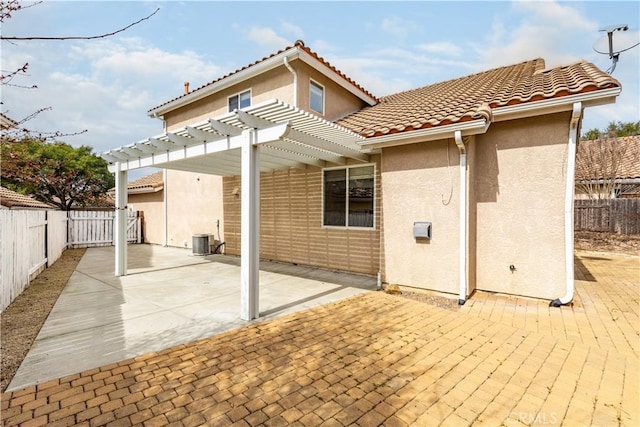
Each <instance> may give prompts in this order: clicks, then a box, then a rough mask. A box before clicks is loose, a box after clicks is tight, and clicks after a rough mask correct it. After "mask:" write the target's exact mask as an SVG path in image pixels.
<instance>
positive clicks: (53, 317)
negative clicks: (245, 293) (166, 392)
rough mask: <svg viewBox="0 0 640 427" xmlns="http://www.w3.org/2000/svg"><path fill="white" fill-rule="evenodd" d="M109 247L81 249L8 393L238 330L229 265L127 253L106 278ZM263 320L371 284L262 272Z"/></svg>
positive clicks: (137, 249)
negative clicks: (118, 270) (119, 268)
mask: <svg viewBox="0 0 640 427" xmlns="http://www.w3.org/2000/svg"><path fill="white" fill-rule="evenodd" d="M113 251H114V249H113V248H112V247H105V248H91V249H88V250H87V252H86V253H85V255H84V257H83V258H82V260H81V261H80V263H79V264H78V267H77V269H76V271H75V272H74V273H73V274H72V276H71V278H70V280H69V283H68V284H67V286H66V287H65V289H64V291H63V292H62V294H61V295H60V298H59V299H58V301H57V302H56V304H55V306H54V307H53V310H52V311H51V314H50V315H49V317H48V318H47V321H46V322H45V324H44V326H43V327H42V329H41V331H40V333H39V334H38V336H37V338H36V340H35V342H34V344H33V346H32V348H31V349H30V351H29V353H28V354H27V356H26V358H25V359H24V361H23V363H22V365H21V366H20V368H19V369H18V371H17V373H16V375H15V376H14V378H13V380H12V381H11V383H10V384H9V387H8V389H7V390H15V389H18V388H22V387H25V386H28V385H32V384H37V383H40V382H42V381H46V380H49V379H52V378H59V377H62V376H65V375H69V374H73V373H76V372H80V371H83V370H86V369H91V368H95V367H98V366H102V365H105V364H108V363H113V362H118V361H120V360H123V359H127V358H130V357H134V356H137V355H141V354H145V353H149V352H152V351H159V350H162V349H165V348H169V347H172V346H175V345H178V344H183V343H187V342H191V341H194V340H197V339H200V338H203V337H208V336H211V335H215V334H217V333H220V332H223V331H227V330H229V329H233V328H237V327H240V326H243V325H245V324H247V323H248V322H245V321H242V320H241V319H240V317H239V313H240V270H239V260H238V259H237V258H235V257H226V256H222V255H212V256H207V257H202V256H194V255H193V254H192V253H191V251H189V250H185V249H177V248H163V247H159V246H150V245H133V246H130V247H129V274H128V275H127V276H124V277H115V276H114V274H113V270H114V268H113V259H114V253H113ZM261 268H262V269H263V270H262V271H261V272H260V310H261V318H262V319H270V318H274V317H277V316H281V315H284V314H287V313H291V312H295V311H298V310H302V309H305V308H309V307H313V306H315V305H318V304H323V303H327V302H331V301H335V300H338V299H341V298H346V297H349V296H352V295H355V294H358V293H361V292H365V291H366V290H372V289H375V286H376V281H375V279H374V278H371V277H364V276H355V275H346V274H338V273H333V272H330V271H325V270H318V269H314V268H309V267H296V266H292V265H283V264H277V263H267V262H265V263H262V264H261Z"/></svg>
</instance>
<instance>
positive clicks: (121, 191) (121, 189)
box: [113, 162, 127, 276]
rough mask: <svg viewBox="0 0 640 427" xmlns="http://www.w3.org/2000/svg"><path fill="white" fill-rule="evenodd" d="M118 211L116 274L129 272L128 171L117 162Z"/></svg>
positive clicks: (115, 232) (120, 274)
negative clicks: (122, 168)
mask: <svg viewBox="0 0 640 427" xmlns="http://www.w3.org/2000/svg"><path fill="white" fill-rule="evenodd" d="M115 177H116V212H115V226H114V227H113V234H114V236H113V237H114V240H115V246H116V271H115V273H116V276H126V274H127V171H126V170H124V171H123V170H121V163H120V162H118V163H116V172H115Z"/></svg>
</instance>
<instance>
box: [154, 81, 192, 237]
mask: <svg viewBox="0 0 640 427" xmlns="http://www.w3.org/2000/svg"><path fill="white" fill-rule="evenodd" d="M184 91H185V93H189V82H185V83H184ZM153 118H155V119H160V120H162V131H163V132H164V133H167V121H166V120H165V119H164V116H158V115H157V114H156V113H153ZM167 187H168V185H167V169H166V168H165V169H163V170H162V192H163V195H164V197H163V200H162V219H163V220H164V247H165V248H166V247H168V246H169V203H168V198H169V197H168V196H169V193H168V190H167Z"/></svg>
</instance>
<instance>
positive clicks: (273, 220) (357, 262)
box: [223, 165, 380, 275]
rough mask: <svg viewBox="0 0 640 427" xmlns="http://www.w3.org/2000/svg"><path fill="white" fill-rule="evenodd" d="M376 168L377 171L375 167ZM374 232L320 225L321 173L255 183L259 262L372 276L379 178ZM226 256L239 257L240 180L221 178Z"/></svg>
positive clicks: (276, 174)
mask: <svg viewBox="0 0 640 427" xmlns="http://www.w3.org/2000/svg"><path fill="white" fill-rule="evenodd" d="M378 166H379V165H378ZM378 166H376V171H377V177H376V190H375V194H376V202H375V203H376V209H375V219H374V221H375V227H374V228H373V229H366V230H365V229H356V228H350V229H344V228H337V227H335V228H333V227H323V225H322V176H323V175H322V169H320V168H312V167H309V168H307V169H304V170H303V169H288V170H277V171H273V172H269V173H262V174H261V179H260V187H261V198H260V258H262V259H269V260H275V261H281V262H290V263H296V264H301V265H310V266H316V267H322V268H330V269H335V270H341V271H350V272H354V273H361V274H368V275H375V274H377V272H378V269H379V260H380V209H379V208H378V206H379V195H380V179H379V178H380V177H379V167H378ZM223 193H224V215H225V224H226V227H225V240H226V245H225V246H226V251H227V253H229V254H236V255H238V254H239V253H240V197H241V195H240V177H239V176H235V177H225V178H224V191H223Z"/></svg>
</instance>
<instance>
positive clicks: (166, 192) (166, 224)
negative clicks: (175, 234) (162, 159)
mask: <svg viewBox="0 0 640 427" xmlns="http://www.w3.org/2000/svg"><path fill="white" fill-rule="evenodd" d="M162 181H163V182H162V192H163V193H164V194H163V196H164V197H163V200H162V211H163V212H162V216H163V219H164V247H165V248H166V247H167V246H169V203H168V199H169V189H168V185H167V169H166V168H165V169H164V170H163V171H162Z"/></svg>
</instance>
